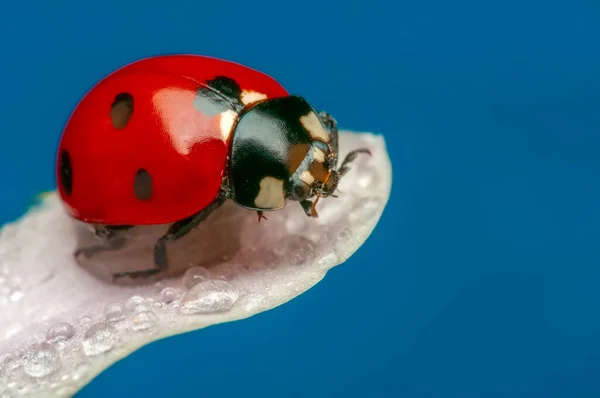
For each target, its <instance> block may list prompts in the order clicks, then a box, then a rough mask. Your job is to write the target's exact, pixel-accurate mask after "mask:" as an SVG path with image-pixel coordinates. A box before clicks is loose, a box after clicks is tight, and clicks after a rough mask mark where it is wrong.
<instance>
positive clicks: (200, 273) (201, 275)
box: [182, 267, 210, 289]
mask: <svg viewBox="0 0 600 398" xmlns="http://www.w3.org/2000/svg"><path fill="white" fill-rule="evenodd" d="M207 279H210V272H208V270H207V269H206V268H204V267H192V268H189V269H188V270H187V271H185V274H184V275H183V279H182V283H183V286H184V287H185V288H186V289H191V288H192V287H194V286H195V285H197V284H198V283H200V282H203V281H205V280H207Z"/></svg>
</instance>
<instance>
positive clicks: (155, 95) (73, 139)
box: [56, 55, 368, 277]
mask: <svg viewBox="0 0 600 398" xmlns="http://www.w3.org/2000/svg"><path fill="white" fill-rule="evenodd" d="M337 152H338V131H337V127H336V122H335V120H334V119H333V118H332V117H331V116H330V115H328V114H327V113H324V112H320V113H319V112H316V111H315V110H314V109H313V108H312V107H311V106H310V105H309V104H308V103H307V102H306V100H305V99H304V98H302V97H300V96H297V95H290V94H289V93H288V92H287V91H286V90H285V89H284V88H283V87H282V86H281V85H280V84H279V83H277V82H276V81H275V80H273V79H272V78H271V77H269V76H267V75H265V74H263V73H261V72H258V71H256V70H253V69H250V68H247V67H245V66H242V65H239V64H236V63H233V62H229V61H224V60H219V59H216V58H211V57H204V56H197V55H167V56H158V57H152V58H146V59H142V60H140V61H136V62H134V63H132V64H129V65H127V66H125V67H123V68H120V69H118V70H116V71H114V72H113V73H111V74H110V75H108V76H106V77H105V78H104V79H102V80H101V81H100V82H99V83H98V84H97V85H96V86H94V87H93V88H92V89H91V90H90V91H89V92H88V93H87V94H86V95H85V96H84V98H83V99H82V100H81V102H80V103H79V104H78V105H77V107H76V108H75V110H74V112H73V113H72V115H71V117H70V119H69V120H68V122H67V124H66V126H65V129H64V132H63V135H62V137H61V140H60V144H59V148H58V153H57V162H56V173H57V180H58V191H59V194H60V198H61V199H62V201H63V203H64V205H65V208H66V210H67V212H68V213H69V215H70V216H72V217H73V218H75V219H78V220H81V221H83V222H85V223H88V224H91V225H92V226H93V227H94V229H95V231H96V234H97V235H99V236H102V237H104V239H105V243H104V244H102V245H98V246H94V247H87V248H83V249H80V250H78V251H77V253H76V254H77V255H79V254H84V255H91V254H92V253H94V252H96V251H98V250H116V249H118V248H120V247H121V246H122V245H123V244H124V239H123V238H122V237H121V236H119V233H120V231H123V230H126V229H128V228H131V227H133V226H135V225H144V224H165V223H172V225H171V226H170V228H169V230H168V232H167V233H166V234H165V235H164V236H162V237H161V238H160V239H159V240H158V241H157V242H156V245H155V249H154V260H155V267H154V268H152V269H149V270H147V271H142V272H129V273H121V274H117V275H115V277H121V276H125V275H128V276H130V277H139V276H149V275H153V274H156V273H158V272H160V271H161V270H164V269H165V268H166V267H167V266H168V258H167V253H166V246H165V245H166V243H167V242H168V241H171V240H175V239H178V238H180V237H181V236H183V235H185V234H186V233H188V232H189V231H190V230H191V229H193V228H194V227H195V226H197V225H198V224H199V223H200V222H201V221H202V220H204V219H205V218H206V217H207V216H208V215H209V214H210V213H211V212H212V211H213V210H215V209H216V208H218V207H219V206H221V205H222V204H223V202H224V201H225V200H227V199H231V200H233V201H234V202H235V203H236V204H238V205H239V206H242V207H244V208H247V209H250V210H253V211H256V212H258V216H259V221H260V218H261V217H263V218H264V216H263V211H273V210H278V209H281V208H283V207H284V206H285V205H286V201H287V200H293V201H297V202H299V203H300V204H301V205H302V208H303V209H304V211H305V213H306V214H307V215H308V216H310V217H317V213H316V211H315V205H316V203H317V201H318V200H319V198H320V197H327V196H335V195H334V192H335V190H336V187H337V185H338V182H339V180H340V177H341V176H342V175H344V173H345V172H347V171H348V169H349V168H348V163H349V162H350V161H352V160H353V159H354V158H355V157H356V155H357V154H358V153H360V152H363V153H368V150H366V149H363V148H361V149H357V150H355V151H352V152H351V153H350V154H349V155H348V156H347V157H346V159H345V160H344V161H343V162H342V164H341V166H340V167H339V168H337V163H338V159H337ZM312 198H315V199H314V200H311V199H312Z"/></svg>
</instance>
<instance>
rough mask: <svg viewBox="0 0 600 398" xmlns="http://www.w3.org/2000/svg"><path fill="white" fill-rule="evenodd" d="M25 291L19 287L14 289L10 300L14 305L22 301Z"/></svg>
mask: <svg viewBox="0 0 600 398" xmlns="http://www.w3.org/2000/svg"><path fill="white" fill-rule="evenodd" d="M23 295H24V294H23V291H22V290H21V289H19V288H17V287H14V288H13V289H12V291H11V292H10V296H9V300H10V301H12V302H13V303H15V302H17V301H19V300H21V299H22V298H23Z"/></svg>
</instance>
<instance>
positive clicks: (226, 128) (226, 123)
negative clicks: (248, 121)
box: [219, 109, 237, 142]
mask: <svg viewBox="0 0 600 398" xmlns="http://www.w3.org/2000/svg"><path fill="white" fill-rule="evenodd" d="M236 117H237V113H236V112H235V111H234V110H231V109H230V110H227V111H225V112H223V113H221V118H220V119H219V130H220V131H221V137H223V140H224V141H225V142H227V141H228V140H229V136H230V135H231V128H232V127H233V123H235V118H236Z"/></svg>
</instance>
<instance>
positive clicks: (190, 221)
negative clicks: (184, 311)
mask: <svg viewBox="0 0 600 398" xmlns="http://www.w3.org/2000/svg"><path fill="white" fill-rule="evenodd" d="M224 202H225V198H224V197H221V196H219V197H218V198H217V199H215V200H214V201H213V202H212V203H211V204H210V205H208V206H207V207H206V208H204V209H203V210H201V211H199V212H198V213H196V214H194V215H192V216H190V217H188V218H184V219H183V220H179V221H177V222H175V223H173V225H171V227H169V229H168V231H167V233H166V234H164V235H163V236H161V237H160V238H159V239H158V240H157V241H156V244H155V245H154V266H155V268H152V269H147V270H143V271H132V272H121V273H118V274H114V275H113V277H114V279H118V278H122V277H124V276H128V277H130V278H140V277H149V276H152V275H156V274H158V273H160V272H162V271H164V270H166V269H167V268H168V267H169V259H168V256H167V242H170V241H175V240H177V239H180V238H182V237H184V236H186V235H187V234H188V233H189V232H190V231H192V230H193V229H194V228H196V227H197V226H198V225H199V224H200V223H201V222H202V221H204V220H205V219H206V218H207V217H208V216H209V215H210V214H211V213H212V212H213V211H214V210H216V209H218V208H219V207H221V205H222V204H223V203H224Z"/></svg>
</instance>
